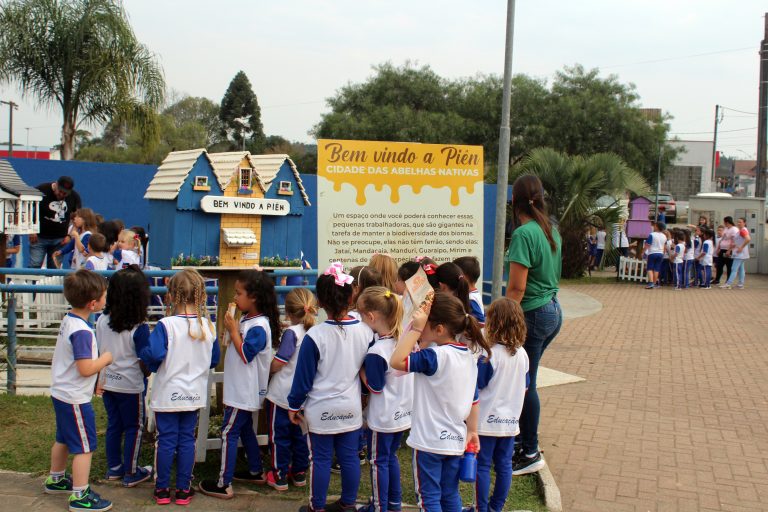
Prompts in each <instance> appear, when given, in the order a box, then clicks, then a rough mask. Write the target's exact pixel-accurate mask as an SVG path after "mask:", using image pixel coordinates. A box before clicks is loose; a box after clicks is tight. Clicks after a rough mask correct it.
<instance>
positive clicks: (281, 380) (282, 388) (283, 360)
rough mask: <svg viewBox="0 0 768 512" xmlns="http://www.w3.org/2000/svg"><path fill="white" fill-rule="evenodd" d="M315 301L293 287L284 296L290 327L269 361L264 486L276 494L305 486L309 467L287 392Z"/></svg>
mask: <svg viewBox="0 0 768 512" xmlns="http://www.w3.org/2000/svg"><path fill="white" fill-rule="evenodd" d="M316 315H317V300H315V296H314V295H313V294H312V292H310V291H309V290H307V289H306V288H294V289H293V290H291V291H290V292H288V294H287V295H286V296H285V316H286V318H287V319H288V323H290V326H289V327H288V328H287V329H285V331H283V336H282V338H281V339H280V346H279V348H278V349H277V353H276V354H275V357H274V358H273V359H272V366H271V367H270V373H272V380H271V381H270V383H269V390H268V391H267V405H266V409H267V420H268V424H269V446H270V452H271V459H270V460H271V462H272V470H271V471H270V472H269V473H268V474H267V484H269V485H270V486H271V487H273V488H274V489H276V490H278V491H285V490H287V489H288V481H289V480H290V481H291V483H293V485H295V486H296V487H304V486H305V485H307V477H306V472H307V468H308V467H309V449H308V448H307V437H306V436H305V435H304V434H302V433H301V427H299V426H298V425H294V424H293V423H291V421H290V420H289V419H288V393H290V392H291V383H292V382H293V375H294V373H295V372H296V360H297V359H298V354H299V348H300V347H301V342H302V340H303V339H304V335H305V334H306V332H307V331H308V330H309V329H310V328H312V327H314V325H315V317H316Z"/></svg>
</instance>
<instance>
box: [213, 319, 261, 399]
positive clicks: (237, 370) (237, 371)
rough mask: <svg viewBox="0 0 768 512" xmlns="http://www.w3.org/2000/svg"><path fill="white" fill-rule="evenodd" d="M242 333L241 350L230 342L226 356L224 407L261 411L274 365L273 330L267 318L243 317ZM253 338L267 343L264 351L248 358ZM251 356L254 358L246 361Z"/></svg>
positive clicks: (241, 323) (240, 328)
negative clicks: (270, 370) (270, 369)
mask: <svg viewBox="0 0 768 512" xmlns="http://www.w3.org/2000/svg"><path fill="white" fill-rule="evenodd" d="M239 330H240V337H241V338H242V340H243V344H242V346H241V350H240V351H238V350H237V349H236V348H235V344H234V343H230V344H229V347H227V353H226V355H225V356H224V405H228V406H229V407H236V408H238V409H242V410H244V411H256V410H258V409H261V406H262V404H263V403H264V398H265V397H266V396H267V383H268V382H269V365H270V363H272V334H271V333H272V330H271V329H270V328H269V319H268V318H267V317H266V316H264V315H256V316H251V317H248V316H245V315H243V317H242V318H241V319H240V325H239ZM251 337H257V338H258V339H259V343H263V344H264V345H263V348H260V349H257V350H259V351H258V352H256V355H255V356H252V355H250V356H249V350H253V348H252V347H253V346H254V345H253V343H252V341H251V339H250V338H251ZM249 345H250V347H249ZM250 354H252V352H250ZM249 357H252V359H251V360H250V361H248V362H246V360H247V358H249Z"/></svg>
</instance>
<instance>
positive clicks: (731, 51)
mask: <svg viewBox="0 0 768 512" xmlns="http://www.w3.org/2000/svg"><path fill="white" fill-rule="evenodd" d="M754 49H755V47H754V46H745V47H744V48H731V49H730V50H718V51H714V52H706V53H694V54H692V55H682V56H680V57H667V58H663V59H653V60H641V61H638V62H630V63H628V64H614V65H612V66H603V67H602V68H601V69H611V68H622V67H626V66H640V65H643V64H655V63H657V62H669V61H672V60H683V59H692V58H695V57H707V56H709V55H717V54H720V53H733V52H742V51H745V50H754Z"/></svg>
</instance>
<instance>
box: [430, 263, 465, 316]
mask: <svg viewBox="0 0 768 512" xmlns="http://www.w3.org/2000/svg"><path fill="white" fill-rule="evenodd" d="M435 275H436V276H437V282H438V284H440V283H442V284H445V285H446V286H447V287H448V288H449V289H450V290H451V292H453V294H454V295H455V296H456V297H457V298H458V299H459V300H460V301H461V305H462V306H464V309H465V310H466V311H471V310H472V309H471V307H470V305H469V282H468V281H467V277H466V276H465V275H464V273H463V272H462V271H461V267H459V266H458V265H457V264H455V263H451V262H448V263H443V264H442V265H440V266H439V267H437V269H436V270H435Z"/></svg>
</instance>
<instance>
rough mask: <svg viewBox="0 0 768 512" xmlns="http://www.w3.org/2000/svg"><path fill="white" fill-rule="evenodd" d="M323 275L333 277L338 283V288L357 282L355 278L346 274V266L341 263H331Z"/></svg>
mask: <svg viewBox="0 0 768 512" xmlns="http://www.w3.org/2000/svg"><path fill="white" fill-rule="evenodd" d="M323 275H326V276H333V278H334V280H335V281H336V286H344V285H345V284H352V281H354V280H355V278H354V277H352V276H351V275H349V274H345V273H344V265H342V264H341V262H340V261H334V262H333V263H331V265H330V266H329V267H328V268H327V269H325V272H323Z"/></svg>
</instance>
